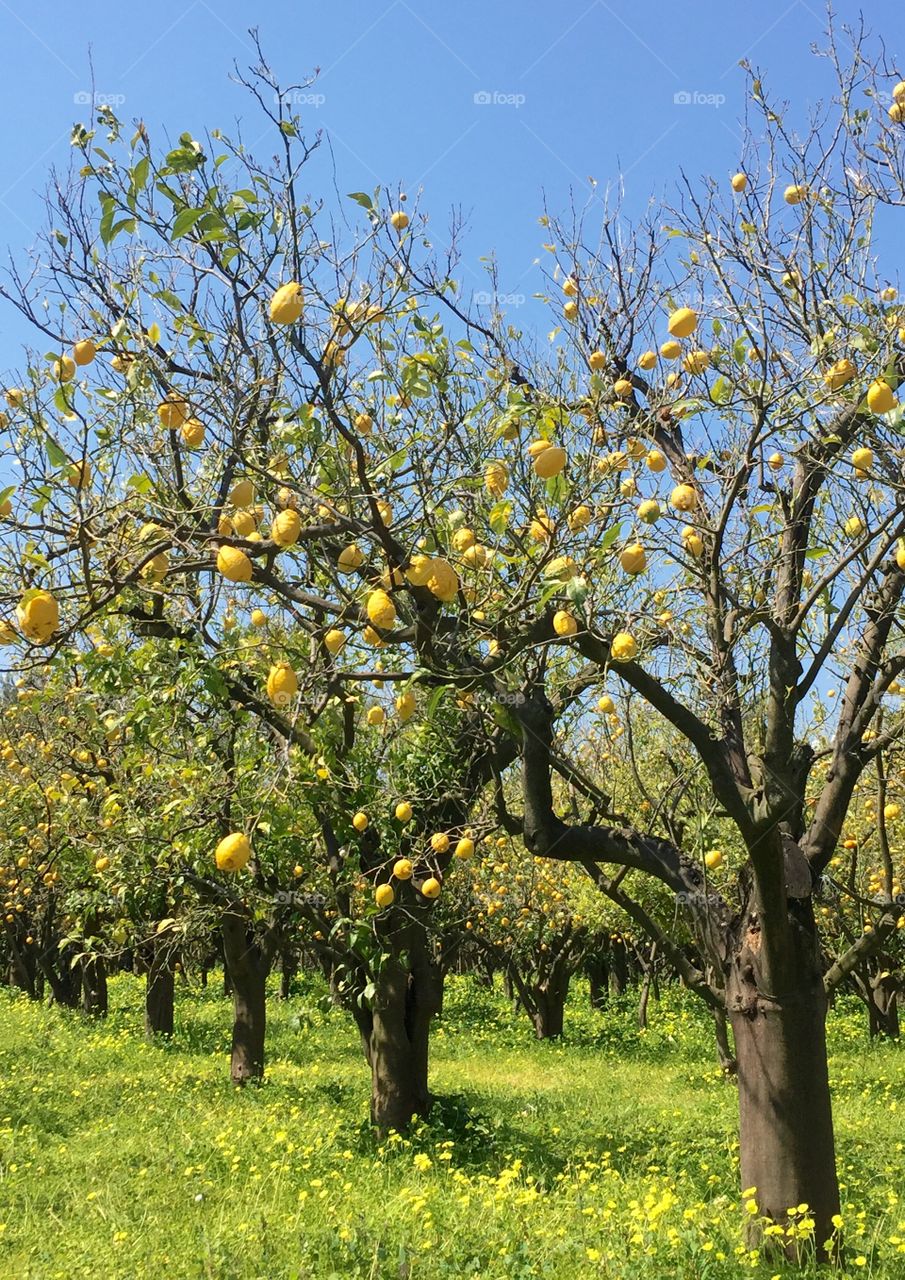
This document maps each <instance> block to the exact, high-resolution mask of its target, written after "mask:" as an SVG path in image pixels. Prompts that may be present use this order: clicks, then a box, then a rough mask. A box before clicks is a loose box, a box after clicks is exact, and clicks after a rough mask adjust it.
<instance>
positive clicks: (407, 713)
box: [396, 690, 417, 724]
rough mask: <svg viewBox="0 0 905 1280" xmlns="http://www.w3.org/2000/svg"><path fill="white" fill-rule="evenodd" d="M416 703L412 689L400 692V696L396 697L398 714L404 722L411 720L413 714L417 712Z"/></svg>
mask: <svg viewBox="0 0 905 1280" xmlns="http://www.w3.org/2000/svg"><path fill="white" fill-rule="evenodd" d="M416 705H417V703H416V701H415V695H414V694H413V693H412V692H411V690H407V691H406V692H405V693H400V695H399V697H398V698H397V699H396V714H397V715H398V716H399V719H400V720H401V721H402V722H403V724H404V723H405V722H406V721H407V720H411V718H412V716H413V715H414V714H415V707H416Z"/></svg>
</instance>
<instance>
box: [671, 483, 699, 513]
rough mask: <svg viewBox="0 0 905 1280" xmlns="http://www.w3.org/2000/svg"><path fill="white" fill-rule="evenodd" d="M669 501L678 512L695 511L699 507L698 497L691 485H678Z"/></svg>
mask: <svg viewBox="0 0 905 1280" xmlns="http://www.w3.org/2000/svg"><path fill="white" fill-rule="evenodd" d="M669 500H670V502H671V503H672V505H673V506H674V507H675V508H676V510H677V511H693V510H694V509H695V507H696V506H697V505H698V495H697V493H696V491H695V490H694V488H693V487H692V486H691V485H690V484H677V485H676V487H675V488H674V489H673V491H672V493H671V494H670V498H669Z"/></svg>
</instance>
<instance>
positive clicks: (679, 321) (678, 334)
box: [666, 307, 698, 338]
mask: <svg viewBox="0 0 905 1280" xmlns="http://www.w3.org/2000/svg"><path fill="white" fill-rule="evenodd" d="M666 327H667V329H668V330H669V332H670V334H671V335H672V337H674V338H687V337H689V336H690V335H691V334H692V333H694V331H695V329H696V328H697V327H698V313H697V312H696V311H693V310H692V309H691V307H679V308H678V310H677V311H674V312H673V313H672V315H671V316H670V317H669V320H668V321H667V325H666Z"/></svg>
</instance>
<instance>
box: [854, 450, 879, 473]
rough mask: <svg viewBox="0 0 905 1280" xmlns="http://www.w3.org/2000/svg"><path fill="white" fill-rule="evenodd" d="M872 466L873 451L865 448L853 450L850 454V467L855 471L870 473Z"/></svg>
mask: <svg viewBox="0 0 905 1280" xmlns="http://www.w3.org/2000/svg"><path fill="white" fill-rule="evenodd" d="M873 465H874V452H873V449H868V448H866V447H863V448H860V449H855V450H853V452H852V466H853V467H854V468H855V470H856V471H870V469H871V467H872V466H873Z"/></svg>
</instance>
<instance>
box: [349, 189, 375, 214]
mask: <svg viewBox="0 0 905 1280" xmlns="http://www.w3.org/2000/svg"><path fill="white" fill-rule="evenodd" d="M348 195H349V199H350V200H354V201H355V203H356V204H360V205H361V207H362V209H367V210H368V211H369V212H370V211H371V210H372V209H373V208H374V204H373V201H372V200H371V197H370V196H369V195H368V194H367V193H366V192H364V191H350V192H349V193H348Z"/></svg>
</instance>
